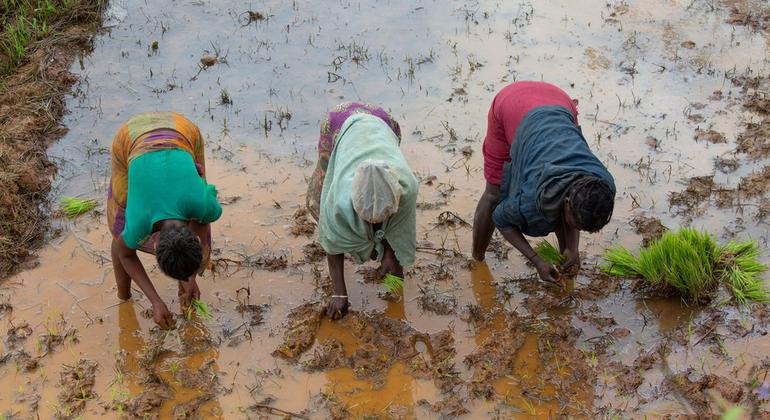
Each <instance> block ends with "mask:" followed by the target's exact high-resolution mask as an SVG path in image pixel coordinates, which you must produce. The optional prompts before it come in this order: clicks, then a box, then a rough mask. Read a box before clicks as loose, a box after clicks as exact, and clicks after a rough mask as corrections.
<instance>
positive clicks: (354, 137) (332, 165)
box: [308, 103, 418, 319]
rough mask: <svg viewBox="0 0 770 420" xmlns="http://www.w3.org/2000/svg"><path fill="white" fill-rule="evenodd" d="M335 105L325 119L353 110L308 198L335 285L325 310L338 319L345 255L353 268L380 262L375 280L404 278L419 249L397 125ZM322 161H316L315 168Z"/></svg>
mask: <svg viewBox="0 0 770 420" xmlns="http://www.w3.org/2000/svg"><path fill="white" fill-rule="evenodd" d="M340 107H342V108H340ZM340 107H338V111H337V115H333V113H330V114H329V115H330V118H336V117H337V116H339V115H342V114H346V112H345V111H346V110H350V108H351V107H355V109H356V110H355V111H354V112H347V115H345V118H344V121H337V122H336V123H337V124H338V125H339V127H338V129H337V127H334V128H335V130H334V135H333V138H332V140H333V143H332V147H330V149H331V155H330V156H329V158H328V162H323V163H326V168H325V170H323V171H320V175H321V177H322V179H318V176H317V175H319V171H318V170H317V171H316V177H315V178H314V179H311V181H310V192H309V196H308V202H309V205H308V207H309V208H310V210H311V214H312V215H313V216H314V217H316V219H317V220H318V238H319V242H320V243H321V246H322V247H323V249H324V250H325V251H326V253H327V262H328V264H329V275H330V276H331V278H332V283H333V295H332V296H331V299H330V301H329V305H328V307H327V315H328V316H329V317H330V318H332V319H339V318H341V317H342V316H344V315H345V313H346V312H347V309H348V296H347V287H346V286H345V279H344V254H349V255H351V256H352V257H353V258H354V259H355V260H356V262H357V263H359V264H361V263H363V262H365V261H367V260H369V259H372V260H376V261H379V262H380V263H381V266H380V269H379V275H380V276H384V275H386V274H391V275H395V276H398V277H403V276H404V267H406V266H410V265H412V264H413V263H414V256H415V249H416V245H417V238H416V229H417V221H416V205H417V191H418V182H417V179H416V178H415V176H414V174H413V173H412V170H411V169H410V168H409V165H408V163H407V162H406V159H405V158H404V155H403V154H402V153H401V150H400V148H399V143H400V138H399V135H398V134H399V133H398V132H397V131H396V130H394V129H393V127H394V125H395V127H396V128H397V127H398V125H397V124H396V123H395V122H394V121H393V120H392V119H391V118H390V116H389V115H388V116H387V118H383V117H382V116H380V115H378V113H380V114H381V113H384V111H383V110H382V109H381V108H372V107H369V106H363V105H361V104H355V103H354V104H343V105H341V106H340ZM386 115H387V114H386ZM331 125H335V121H331ZM323 127H327V128H328V127H330V121H329V119H327V120H326V121H325V122H324V124H323V125H322V139H323ZM321 164H322V162H321V161H320V159H319V167H320V165H321ZM313 185H321V188H320V194H315V196H316V197H317V204H315V203H314V204H315V206H314V205H311V204H310V203H311V201H312V200H313V193H312V189H313ZM314 207H315V208H316V209H318V214H316V212H314V211H313V208H314Z"/></svg>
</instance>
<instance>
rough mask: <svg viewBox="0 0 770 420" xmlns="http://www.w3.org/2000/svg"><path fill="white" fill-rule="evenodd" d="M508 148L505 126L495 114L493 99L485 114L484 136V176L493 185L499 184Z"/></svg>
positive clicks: (507, 155) (507, 157)
mask: <svg viewBox="0 0 770 420" xmlns="http://www.w3.org/2000/svg"><path fill="white" fill-rule="evenodd" d="M510 148H511V145H510V144H509V142H508V140H507V139H506V138H505V127H504V126H503V124H501V123H500V120H499V119H498V118H497V116H496V115H495V101H493V102H492V106H490V107H489V114H488V116H487V136H486V137H485V138H484V146H483V148H482V153H483V155H484V178H486V180H487V182H489V183H490V184H493V185H500V182H502V178H503V165H505V162H508V161H509V160H510V156H509V155H510Z"/></svg>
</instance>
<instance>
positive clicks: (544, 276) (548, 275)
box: [533, 258, 559, 283]
mask: <svg viewBox="0 0 770 420" xmlns="http://www.w3.org/2000/svg"><path fill="white" fill-rule="evenodd" d="M533 263H534V264H535V269H537V274H538V275H539V276H540V280H543V281H544V282H548V283H556V279H558V278H559V270H557V269H556V267H554V266H553V265H552V264H549V263H547V262H545V261H543V260H541V259H540V258H538V259H537V260H536V261H534V262H533Z"/></svg>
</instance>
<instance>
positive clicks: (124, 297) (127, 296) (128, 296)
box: [118, 289, 131, 302]
mask: <svg viewBox="0 0 770 420" xmlns="http://www.w3.org/2000/svg"><path fill="white" fill-rule="evenodd" d="M118 299H120V301H121V302H126V301H129V300H131V290H130V289H129V290H128V292H126V293H122V292H121V291H120V290H118Z"/></svg>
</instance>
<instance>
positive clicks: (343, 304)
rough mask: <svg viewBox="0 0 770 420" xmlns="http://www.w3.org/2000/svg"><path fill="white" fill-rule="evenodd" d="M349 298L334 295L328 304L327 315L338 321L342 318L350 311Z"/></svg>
mask: <svg viewBox="0 0 770 420" xmlns="http://www.w3.org/2000/svg"><path fill="white" fill-rule="evenodd" d="M348 306H349V304H348V298H347V297H335V296H332V297H331V300H329V304H328V305H327V306H326V316H328V317H329V318H331V319H332V320H334V321H336V320H338V319H342V317H344V316H345V314H347V313H348Z"/></svg>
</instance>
